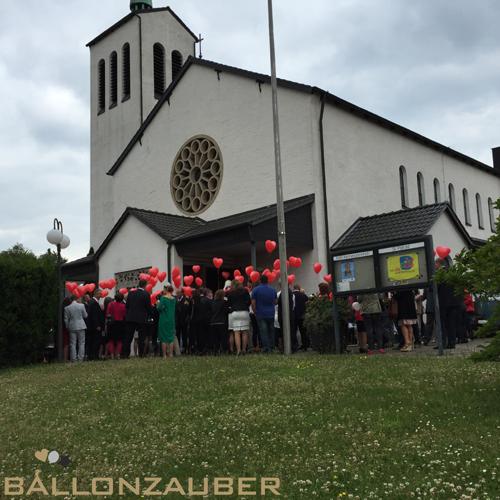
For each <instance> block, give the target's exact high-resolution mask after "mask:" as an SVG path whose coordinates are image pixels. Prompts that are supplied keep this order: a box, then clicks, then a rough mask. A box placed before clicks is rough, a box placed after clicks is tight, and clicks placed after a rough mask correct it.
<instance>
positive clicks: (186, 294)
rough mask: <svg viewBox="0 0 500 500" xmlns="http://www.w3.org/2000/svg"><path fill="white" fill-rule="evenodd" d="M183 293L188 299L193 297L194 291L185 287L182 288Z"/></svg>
mask: <svg viewBox="0 0 500 500" xmlns="http://www.w3.org/2000/svg"><path fill="white" fill-rule="evenodd" d="M182 293H183V294H184V295H185V296H186V297H191V296H192V295H193V289H192V288H191V287H190V286H185V287H183V288H182Z"/></svg>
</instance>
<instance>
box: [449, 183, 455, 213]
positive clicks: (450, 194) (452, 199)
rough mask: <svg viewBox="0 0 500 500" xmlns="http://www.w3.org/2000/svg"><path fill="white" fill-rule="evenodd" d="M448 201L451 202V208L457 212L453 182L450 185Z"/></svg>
mask: <svg viewBox="0 0 500 500" xmlns="http://www.w3.org/2000/svg"><path fill="white" fill-rule="evenodd" d="M448 201H449V202H450V205H451V208H453V210H455V211H456V203H455V188H454V187H453V184H451V182H450V184H448Z"/></svg>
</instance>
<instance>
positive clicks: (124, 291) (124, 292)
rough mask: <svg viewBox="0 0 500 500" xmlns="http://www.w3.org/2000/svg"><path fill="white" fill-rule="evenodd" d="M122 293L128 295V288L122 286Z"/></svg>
mask: <svg viewBox="0 0 500 500" xmlns="http://www.w3.org/2000/svg"><path fill="white" fill-rule="evenodd" d="M118 291H119V292H120V293H121V294H122V295H127V293H128V290H127V289H126V288H120V290H118Z"/></svg>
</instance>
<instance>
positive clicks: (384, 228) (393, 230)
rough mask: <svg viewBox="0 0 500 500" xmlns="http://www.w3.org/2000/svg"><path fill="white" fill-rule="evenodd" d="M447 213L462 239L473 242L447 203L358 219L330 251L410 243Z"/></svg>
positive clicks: (424, 233) (426, 232) (470, 243)
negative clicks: (408, 241) (380, 244)
mask: <svg viewBox="0 0 500 500" xmlns="http://www.w3.org/2000/svg"><path fill="white" fill-rule="evenodd" d="M445 212H447V213H448V214H449V215H450V217H451V219H452V221H453V223H454V224H455V226H456V228H457V229H458V231H459V232H460V233H461V234H462V236H463V237H464V239H465V240H466V241H467V242H468V243H469V245H471V246H473V242H472V240H471V238H470V236H469V234H468V233H467V230H466V229H465V228H464V226H463V225H462V223H461V222H460V220H459V219H458V217H457V215H456V214H455V212H454V211H453V209H452V208H451V206H450V205H449V204H448V203H435V204H433V205H424V206H422V207H415V208H410V209H404V210H398V211H396V212H388V213H384V214H378V215H372V216H369V217H360V218H359V219H357V220H356V221H355V222H354V224H352V226H350V227H349V229H347V231H345V233H344V234H343V235H342V236H341V237H340V238H339V239H338V240H337V241H336V242H335V243H334V244H333V245H332V247H331V249H332V250H340V249H347V248H355V247H363V246H368V245H374V244H376V243H380V242H390V241H396V240H410V239H412V238H419V237H420V236H425V235H426V234H428V233H429V231H430V230H431V228H432V226H434V224H435V223H436V222H437V220H438V219H439V217H441V215H442V214H443V213H445Z"/></svg>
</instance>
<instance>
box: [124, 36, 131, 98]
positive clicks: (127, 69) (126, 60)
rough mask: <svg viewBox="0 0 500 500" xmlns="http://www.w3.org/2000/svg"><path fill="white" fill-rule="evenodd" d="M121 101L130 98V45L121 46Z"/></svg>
mask: <svg viewBox="0 0 500 500" xmlns="http://www.w3.org/2000/svg"><path fill="white" fill-rule="evenodd" d="M122 94H123V95H122V101H126V100H127V99H129V98H130V45H129V44H128V43H126V44H125V45H124V46H123V47H122Z"/></svg>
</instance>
